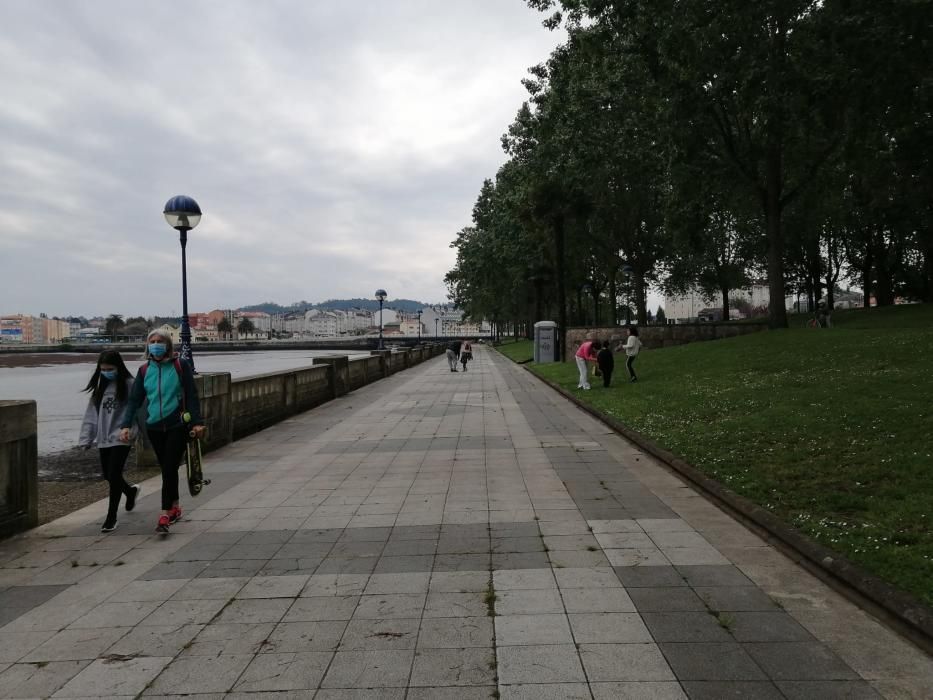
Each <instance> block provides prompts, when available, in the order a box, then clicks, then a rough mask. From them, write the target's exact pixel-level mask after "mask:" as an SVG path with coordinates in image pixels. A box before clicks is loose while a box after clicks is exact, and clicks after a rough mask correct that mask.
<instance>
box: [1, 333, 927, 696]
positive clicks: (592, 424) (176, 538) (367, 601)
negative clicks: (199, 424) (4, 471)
mask: <svg viewBox="0 0 933 700" xmlns="http://www.w3.org/2000/svg"><path fill="white" fill-rule="evenodd" d="M477 350H478V351H477V352H476V358H477V359H476V361H475V362H474V363H473V364H472V365H471V369H470V371H469V372H468V373H466V374H463V373H458V374H456V375H455V374H452V373H450V372H449V371H448V370H447V366H446V362H445V360H444V359H443V358H439V359H436V360H434V361H431V362H428V363H425V364H424V365H420V366H418V367H417V368H415V369H412V370H409V371H407V372H403V373H400V374H397V375H394V376H393V377H391V378H389V379H387V380H384V381H382V382H377V383H376V384H374V385H371V386H369V387H365V388H363V389H361V390H359V391H357V392H355V393H353V394H351V395H349V396H346V397H344V398H342V399H340V400H338V401H336V402H333V403H331V404H328V405H326V406H324V407H322V408H320V409H317V410H315V411H311V412H309V413H307V414H304V415H301V416H298V417H296V418H294V419H291V420H289V421H286V422H284V423H282V424H279V425H277V426H275V427H273V428H270V429H269V430H266V431H264V432H262V433H260V434H257V435H255V436H252V437H250V438H248V439H246V440H242V441H240V442H237V443H235V444H234V445H231V446H230V447H228V448H225V449H223V450H221V451H220V452H218V453H215V454H212V455H211V456H210V457H209V459H208V465H207V469H208V471H209V472H210V475H211V477H212V478H214V479H215V482H214V484H212V485H211V486H209V487H207V488H206V490H205V491H204V493H203V494H202V496H200V497H199V498H198V499H197V500H193V499H190V498H189V499H186V505H187V507H188V512H187V513H186V519H185V520H184V521H183V522H181V523H179V524H178V525H176V526H175V527H174V528H173V532H172V534H171V535H170V536H169V537H168V538H166V539H159V538H158V537H156V536H154V535H153V534H152V529H153V527H154V524H155V517H156V516H155V513H156V509H157V505H158V504H157V496H156V491H157V487H158V484H157V482H156V481H150V482H148V483H147V484H145V489H146V491H147V493H148V495H147V496H146V497H145V498H144V499H143V500H141V501H140V505H139V506H138V507H137V510H136V511H135V512H134V513H131V514H124V517H122V519H121V522H120V527H119V529H118V530H117V531H116V532H115V533H113V534H110V535H101V534H100V532H99V526H100V519H101V517H102V515H103V513H104V507H103V505H101V504H96V505H94V506H91V507H89V508H86V509H84V510H82V511H79V512H77V513H74V514H72V515H70V516H68V517H66V518H62V519H60V520H58V521H55V522H54V523H50V524H48V525H46V526H43V527H42V528H39V529H38V530H36V531H33V532H32V533H30V534H29V535H28V536H26V537H20V538H16V539H14V540H8V541H5V542H0V567H2V568H0V625H3V626H2V627H0V697H3V698H26V697H37V698H38V697H49V696H54V697H68V698H76V697H123V696H126V697H133V696H138V695H142V696H145V697H159V696H162V697H166V696H178V695H189V696H190V697H196V698H201V699H204V700H206V699H209V698H211V699H212V698H224V697H225V698H258V697H263V698H271V697H283V698H284V697H289V698H292V697H294V698H308V697H312V696H313V697H314V698H315V699H316V700H334V699H337V698H340V699H349V698H354V699H357V700H358V699H361V698H380V699H382V698H388V699H390V700H391V699H396V698H399V699H400V698H409V699H411V700H415V699H420V698H431V699H435V698H438V699H444V698H466V699H469V698H489V697H495V692H496V691H497V690H498V692H499V693H500V694H501V697H503V698H535V700H546V699H547V698H597V699H603V698H653V699H664V700H666V699H674V698H685V697H690V698H717V699H718V698H808V699H809V698H877V697H887V698H930V697H933V661H931V659H930V658H929V657H927V656H926V655H924V654H923V653H921V652H919V651H918V650H916V649H915V648H914V647H912V646H911V645H909V644H907V643H905V642H904V641H902V640H901V639H900V638H899V637H898V636H896V635H895V634H893V633H891V632H889V631H888V630H886V629H885V628H884V627H882V626H881V625H879V624H878V623H876V622H875V621H874V620H873V619H871V618H870V617H869V616H867V615H866V614H864V613H862V612H860V611H859V610H858V609H857V608H855V607H854V606H852V605H851V604H849V603H847V602H846V601H844V600H843V599H841V598H840V597H839V596H838V595H836V594H834V593H833V592H832V591H830V590H829V589H828V588H826V587H825V586H823V585H822V584H821V583H819V582H818V581H817V580H815V579H814V578H812V577H811V576H809V575H807V574H806V573H804V572H803V571H802V570H801V569H799V568H798V567H797V566H795V565H794V564H793V563H791V562H790V561H789V560H788V559H786V558H785V557H784V556H782V555H781V554H779V553H777V552H776V551H775V550H774V549H772V548H771V547H769V546H767V545H766V544H765V543H764V542H762V541H761V540H760V539H759V538H757V537H756V536H754V535H753V534H751V533H750V532H749V531H747V530H746V529H744V528H743V527H742V526H740V525H738V524H737V523H736V522H735V521H734V520H732V519H731V518H730V517H728V516H727V515H724V514H723V513H722V512H721V511H719V510H718V509H717V508H715V507H714V506H712V505H710V504H709V503H708V502H707V501H705V500H704V499H703V498H701V497H699V496H697V494H696V493H695V492H694V491H693V490H692V489H690V488H689V487H687V486H685V485H684V484H683V483H682V482H680V481H679V480H678V479H677V478H675V477H673V476H671V475H670V474H669V473H667V472H666V471H665V470H663V469H662V468H660V467H659V466H657V465H656V464H655V463H654V462H653V461H652V460H651V459H650V458H648V457H647V456H645V455H643V454H641V453H640V452H639V451H638V450H637V449H635V448H634V447H633V446H632V445H631V444H629V443H627V442H626V441H625V440H623V439H621V438H620V437H618V436H616V435H614V434H612V433H610V432H609V431H608V430H607V429H606V428H605V427H604V426H603V425H601V424H600V423H598V422H596V421H595V420H593V419H592V418H591V417H589V416H587V415H586V414H584V413H583V412H581V411H580V410H578V409H577V408H575V407H574V406H572V405H571V404H570V403H569V402H567V401H565V400H564V399H563V398H561V397H559V396H557V395H556V394H555V393H553V392H552V391H550V390H549V389H547V388H546V387H544V386H543V385H541V384H540V383H539V382H537V381H536V380H535V379H534V378H533V377H531V376H530V375H529V374H528V373H527V372H525V371H524V370H522V369H521V368H518V367H516V366H514V365H512V364H511V363H509V362H508V361H506V360H504V359H503V358H501V357H499V356H498V355H495V354H494V353H492V352H489V351H486V350H484V349H477ZM257 693H265V694H262V695H256V694H257Z"/></svg>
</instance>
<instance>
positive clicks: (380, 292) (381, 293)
mask: <svg viewBox="0 0 933 700" xmlns="http://www.w3.org/2000/svg"><path fill="white" fill-rule="evenodd" d="M387 296H388V295H387V294H386V290H384V289H377V290H376V299H377V300H378V302H379V349H380V350H382V304H383V303H384V302H385V300H386V297H387Z"/></svg>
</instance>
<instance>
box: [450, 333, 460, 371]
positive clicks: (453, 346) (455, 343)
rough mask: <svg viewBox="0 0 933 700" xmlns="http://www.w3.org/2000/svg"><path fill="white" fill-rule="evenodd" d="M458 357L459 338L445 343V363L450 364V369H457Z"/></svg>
mask: <svg viewBox="0 0 933 700" xmlns="http://www.w3.org/2000/svg"><path fill="white" fill-rule="evenodd" d="M459 359H460V339H459V338H457V339H455V340H452V341H450V342H449V343H447V364H448V365H450V371H451V372H456V371H457V360H459Z"/></svg>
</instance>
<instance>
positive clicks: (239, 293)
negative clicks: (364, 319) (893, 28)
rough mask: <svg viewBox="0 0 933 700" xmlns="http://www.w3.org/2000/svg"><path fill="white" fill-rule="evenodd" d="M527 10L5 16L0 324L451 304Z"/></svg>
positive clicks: (238, 0)
mask: <svg viewBox="0 0 933 700" xmlns="http://www.w3.org/2000/svg"><path fill="white" fill-rule="evenodd" d="M541 19H542V16H541V15H539V14H538V13H536V12H534V11H532V10H530V9H528V8H527V6H526V4H525V2H524V1H523V0H468V1H466V2H456V3H455V2H440V1H439V0H391V1H390V0H356V1H355V2H337V1H331V0H262V1H261V2H260V1H253V0H217V1H210V2H209V1H206V0H201V1H190V0H185V1H184V2H182V1H179V0H172V1H167V0H160V1H159V2H141V1H137V2H128V1H125V0H123V1H120V2H116V1H103V0H86V1H83V2H74V1H71V0H67V1H66V0H42V1H41V2H40V1H37V0H0V26H2V27H3V32H2V35H0V66H2V69H0V261H2V272H0V313H17V312H22V313H32V314H38V313H40V312H45V313H48V314H49V315H50V316H51V315H88V316H90V315H94V314H109V313H121V314H125V315H137V314H143V315H151V314H157V313H161V314H168V313H172V312H174V313H181V271H180V267H181V265H180V248H179V245H178V240H177V234H176V233H175V232H174V231H173V230H172V229H170V228H169V227H168V225H167V224H166V223H165V220H164V219H163V217H162V207H163V205H164V204H165V201H166V200H167V199H169V198H170V197H171V196H173V195H175V194H187V195H190V196H192V197H194V198H195V199H196V200H197V201H198V202H199V204H200V205H201V208H202V210H203V211H204V218H203V219H202V221H201V224H200V226H198V228H196V229H195V230H194V231H192V232H191V234H190V239H189V244H188V263H189V268H188V270H189V305H190V309H191V310H192V311H207V310H210V309H213V308H218V307H220V308H229V307H237V306H241V305H246V304H251V303H257V302H261V301H276V302H279V303H282V304H288V303H291V302H293V301H297V300H300V299H307V300H309V301H323V300H324V299H327V298H334V297H336V298H343V297H358V296H371V295H372V292H373V291H374V290H375V289H376V288H377V287H384V288H385V289H386V290H388V292H389V297H390V298H397V297H406V298H413V299H420V300H423V301H426V302H432V301H433V302H437V301H442V300H444V299H445V298H446V289H445V287H444V284H443V277H444V274H445V273H446V272H447V271H448V270H449V269H450V267H451V266H452V264H453V261H454V256H453V251H452V250H451V249H450V248H449V243H450V241H451V240H452V239H453V238H454V236H455V234H456V232H457V230H458V229H459V228H460V227H462V226H464V225H467V224H468V223H469V221H470V211H471V208H472V205H473V202H474V200H475V197H476V195H477V193H478V191H479V187H480V185H481V183H482V180H483V178H485V177H491V176H493V175H494V174H495V172H496V169H497V168H498V166H499V165H500V164H501V163H502V162H503V160H504V155H503V153H502V151H501V148H500V145H499V137H500V135H501V134H502V133H503V132H504V131H505V129H506V128H507V126H508V124H509V122H510V121H511V120H512V118H513V117H514V115H515V112H516V110H517V109H518V107H519V106H520V104H521V102H522V101H523V100H524V99H525V96H526V93H525V91H524V88H522V86H521V84H520V80H521V79H522V78H523V77H525V75H526V69H527V68H528V67H529V66H531V65H533V64H535V63H538V62H540V61H543V60H544V59H546V57H547V56H548V54H549V53H550V51H551V49H552V48H553V47H554V46H555V45H556V44H557V42H558V41H559V39H560V36H559V35H558V34H555V33H551V32H548V31H547V30H545V29H544V28H543V27H542V26H541Z"/></svg>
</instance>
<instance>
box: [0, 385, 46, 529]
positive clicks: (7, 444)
mask: <svg viewBox="0 0 933 700" xmlns="http://www.w3.org/2000/svg"><path fill="white" fill-rule="evenodd" d="M36 425H37V423H36V402H35V401H0V537H3V536H6V535H11V534H13V533H14V532H19V531H21V530H26V529H28V528H30V527H35V526H36V525H37V524H38V523H39V490H38V489H39V466H38V449H37V447H38V442H37V439H36Z"/></svg>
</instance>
